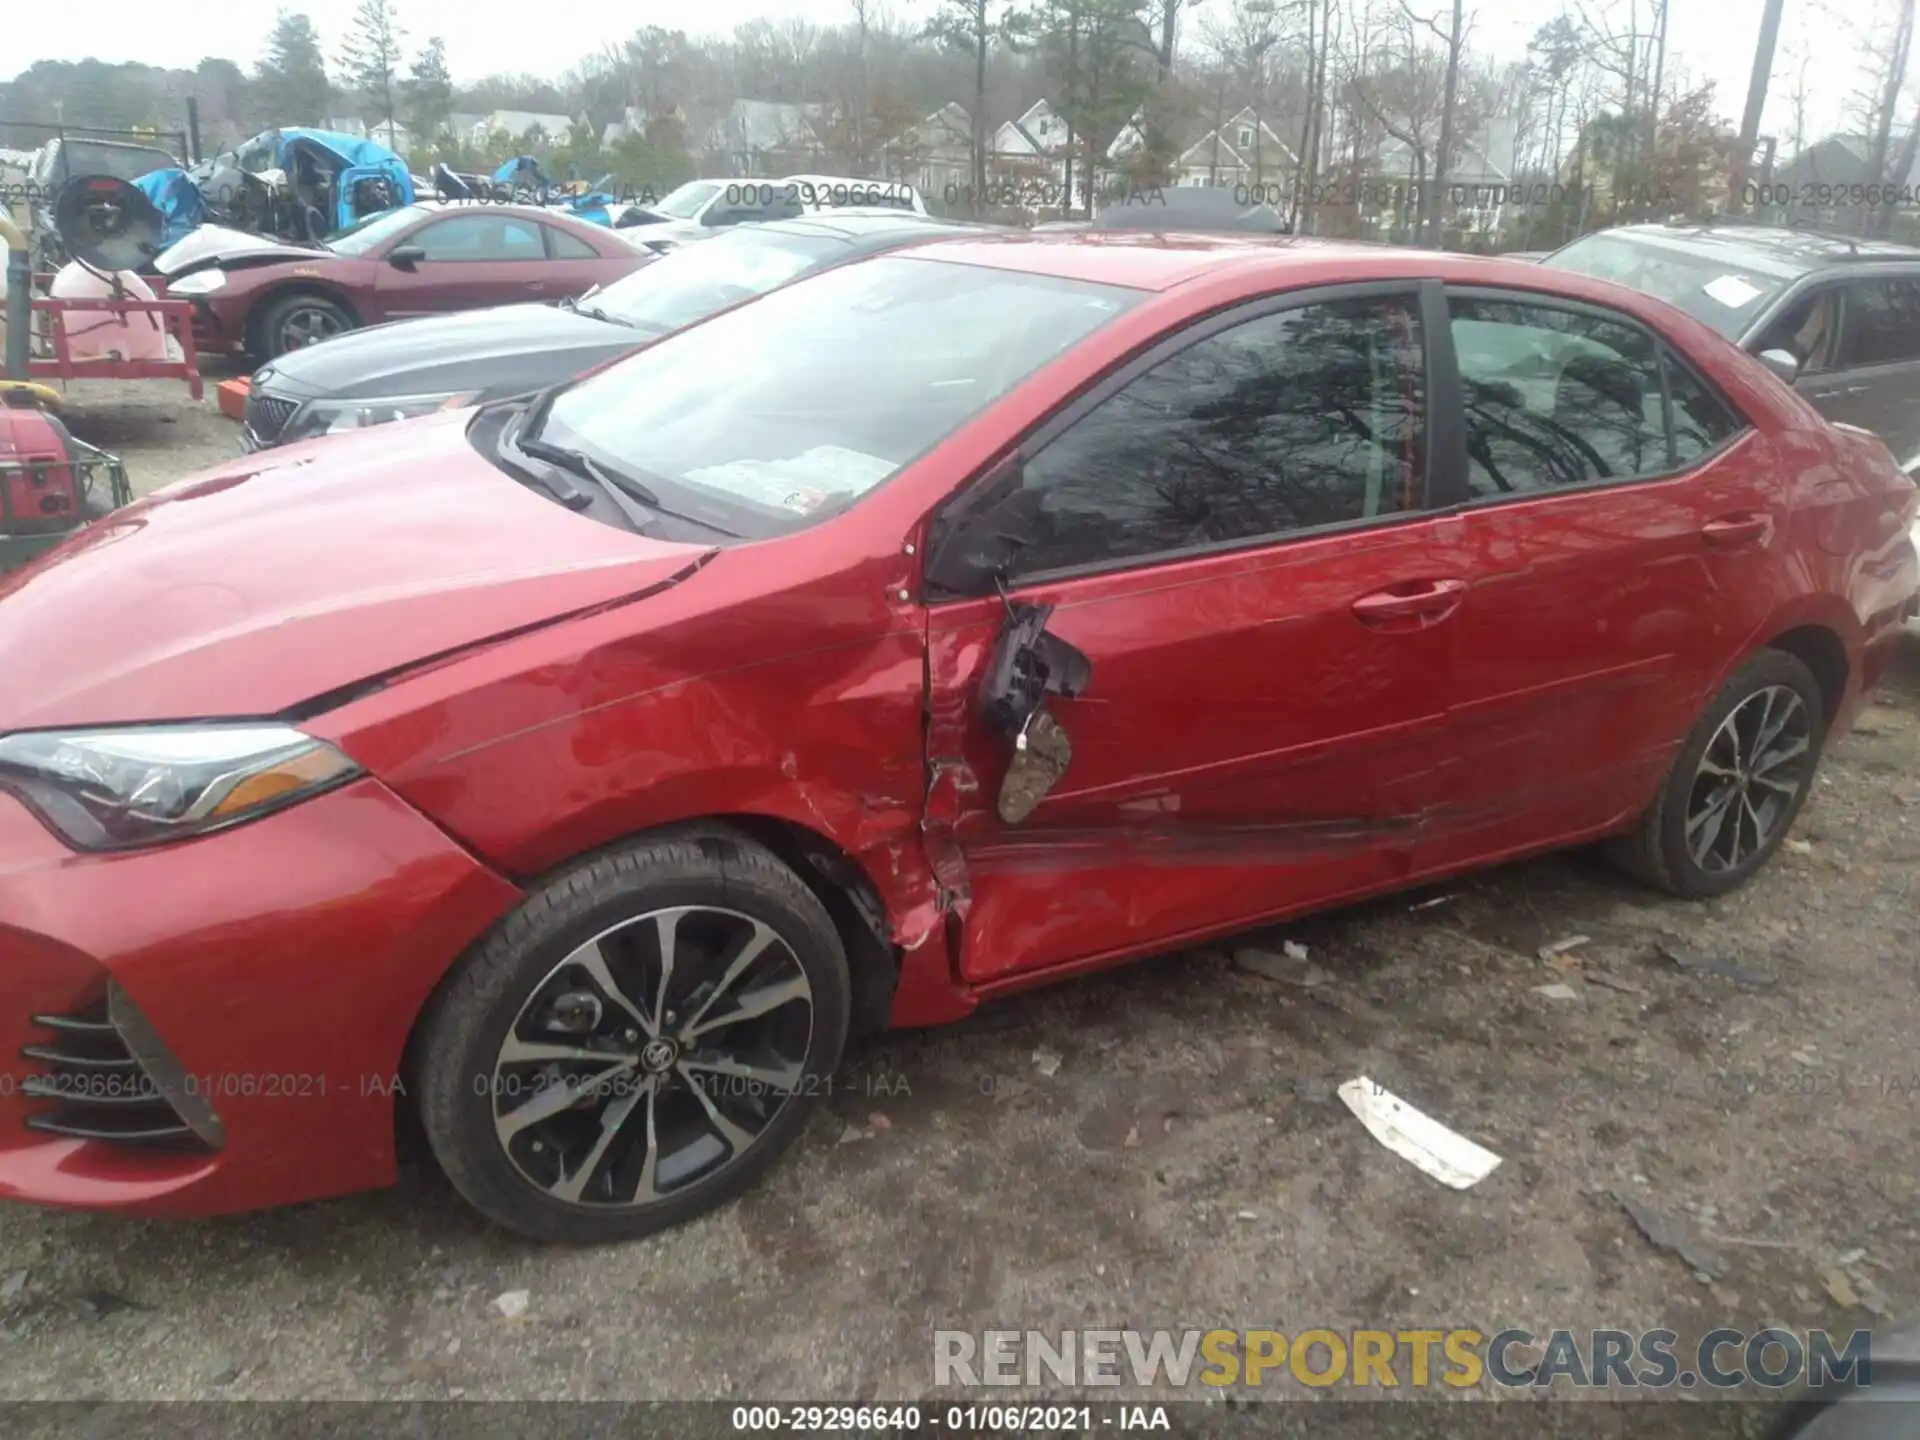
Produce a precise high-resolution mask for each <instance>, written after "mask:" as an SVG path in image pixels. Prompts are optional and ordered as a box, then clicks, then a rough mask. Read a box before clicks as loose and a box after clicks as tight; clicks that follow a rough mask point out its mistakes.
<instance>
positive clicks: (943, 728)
mask: <svg viewBox="0 0 1920 1440" xmlns="http://www.w3.org/2000/svg"><path fill="white" fill-rule="evenodd" d="M1439 523H1442V522H1434V521H1417V522H1414V523H1411V524H1406V525H1403V526H1400V527H1396V528H1393V529H1391V530H1387V531H1382V532H1380V533H1377V534H1371V535H1365V536H1340V537H1329V538H1327V539H1323V540H1310V541H1305V542H1301V543H1298V544H1295V545H1292V546H1285V547H1276V548H1275V549H1273V550H1270V551H1264V552H1258V553H1254V554H1241V555H1235V556H1230V557H1218V558H1214V559H1208V560H1201V561H1193V562H1188V563H1185V564H1181V565H1175V566H1168V567H1164V568H1162V567H1155V568H1151V569H1147V570H1142V571H1138V572H1133V573H1128V574H1119V575H1108V576H1101V577H1096V578H1089V579H1084V580H1078V581H1068V582H1063V583H1058V584H1054V585H1048V586H1043V587H1039V588H1035V589H1031V590H1024V591H1016V592H1014V594H1013V596H1012V598H1013V599H1014V600H1015V601H1016V602H1019V603H1037V604H1051V605H1053V606H1054V607H1055V609H1054V610H1053V612H1052V614H1051V616H1049V618H1048V624H1047V628H1048V631H1049V633H1051V634H1053V635H1057V636H1058V637H1060V638H1061V639H1062V640H1065V641H1066V642H1068V643H1069V644H1071V645H1072V646H1073V647H1074V648H1075V649H1076V650H1077V651H1079V652H1080V653H1082V654H1084V655H1085V656H1086V658H1087V661H1088V662H1089V675H1088V679H1087V682H1086V687H1085V689H1084V691H1083V692H1082V693H1081V694H1079V695H1078V696H1076V697H1072V698H1066V697H1062V696H1058V695H1052V696H1049V697H1048V698H1047V701H1046V713H1047V714H1048V715H1049V716H1051V717H1052V718H1053V720H1055V721H1057V723H1058V724H1059V726H1060V728H1061V729H1062V730H1063V731H1064V732H1065V733H1066V735H1067V736H1068V737H1069V739H1070V741H1071V745H1072V755H1071V759H1070V761H1069V762H1068V764H1067V767H1066V771H1065V773H1064V775H1063V776H1062V777H1061V778H1060V779H1059V781H1058V782H1057V783H1056V784H1055V785H1054V786H1053V788H1052V789H1051V790H1050V791H1049V792H1048V793H1047V794H1046V795H1045V797H1044V798H1043V799H1041V800H1040V802H1039V804H1038V806H1037V807H1035V808H1034V809H1033V811H1032V812H1031V814H1029V815H1028V816H1027V817H1026V818H1025V819H1023V820H1020V821H1017V822H1013V823H1009V822H1008V821H1007V820H1005V819H1003V818H1002V816H1001V814H1000V810H999V807H998V804H997V800H998V789H999V786H1000V784H1001V781H1002V777H1003V775H1004V773H1005V771H1006V769H1007V767H1008V764H1009V763H1010V761H1011V759H1012V756H1013V753H1014V751H1013V743H1012V742H1011V741H1010V740H1009V738H1008V737H1007V736H1006V735H1005V734H1004V733H1002V732H1001V731H1000V730H998V729H997V728H995V727H993V726H992V725H990V724H989V723H987V722H986V721H985V720H984V719H983V718H982V716H981V714H980V708H979V696H980V691H981V687H982V683H983V681H984V679H985V677H986V672H987V669H988V666H989V662H990V659H991V656H992V654H993V651H994V648H995V645H996V642H997V640H998V639H999V636H1000V633H1001V631H1002V629H1003V627H1004V626H1005V624H1006V619H1007V617H1006V613H1005V609H1004V607H1003V605H1002V604H1001V602H1000V601H999V600H998V599H989V600H985V601H978V602H975V601H968V602H962V603H957V604H954V605H950V606H945V607H939V608H936V610H935V611H934V613H933V617H932V625H931V633H930V636H929V653H930V661H931V690H932V716H931V723H930V727H929V742H930V749H931V757H930V758H931V771H932V774H933V791H932V794H931V796H930V808H929V817H928V838H929V841H930V843H931V844H932V846H933V847H934V857H935V860H936V864H937V865H938V866H939V867H940V868H941V870H942V872H943V873H942V878H943V882H944V883H945V884H946V886H947V888H948V889H949V890H950V891H951V892H952V893H954V894H955V895H956V896H958V897H960V904H959V906H958V907H957V908H958V909H959V911H960V913H962V915H963V922H962V926H963V930H962V947H961V970H962V973H963V975H964V977H965V978H966V979H967V980H968V981H969V982H971V983H974V984H988V983H992V982H994V981H997V980H1005V979H1008V978H1010V977H1012V976H1013V975H1015V974H1016V973H1020V972H1027V971H1034V970H1042V969H1047V968H1050V967H1053V966H1057V965H1063V964H1069V963H1072V962H1074V961H1081V960H1088V961H1091V960H1093V959H1095V958H1096V957H1101V956H1108V955H1120V954H1126V953H1134V952H1144V951H1152V950H1154V949H1159V948H1164V947H1165V946H1166V945H1168V944H1169V943H1171V942H1173V941H1175V940H1177V939H1178V938H1179V937H1181V936H1183V935H1187V934H1191V933H1193V932H1196V931H1201V930H1206V929H1212V928H1218V927H1224V926H1231V925H1233V924H1235V923H1238V922H1247V923H1252V922H1255V921H1257V920H1259V919H1261V918H1263V917H1266V916H1270V915H1275V914H1278V913H1281V912H1284V911H1288V910H1293V909H1297V908H1302V907H1306V906H1309V905H1314V904H1319V903H1323V902H1326V901H1331V900H1334V899H1337V898H1338V897H1340V896H1342V895H1346V894H1350V893H1353V892H1355V891H1359V890H1365V889H1369V888H1372V887H1375V886H1378V885H1381V884H1384V883H1390V882H1392V881H1394V880H1396V879H1398V878H1400V877H1402V876H1404V875H1405V874H1406V873H1407V871H1408V868H1409V866H1410V863H1411V853H1412V848H1413V846H1414V844H1415V841H1416V839H1417V838H1418V836H1419V835H1420V832H1421V827H1422V822H1423V817H1424V816H1425V815H1426V813H1427V812H1428V811H1429V809H1430V808H1431V807H1432V806H1434V805H1435V804H1436V802H1437V801H1438V800H1439V799H1440V798H1441V797H1440V795H1439V793H1438V790H1437V783H1438V782H1437V778H1436V777H1437V776H1438V774H1439V770H1440V767H1439V766H1437V764H1436V760H1437V758H1438V757H1437V756H1436V754H1435V748H1434V747H1435V745H1436V743H1437V741H1438V738H1439V736H1440V733H1441V730H1442V728H1443V725H1444V720H1445V714H1446V698H1447V689H1448V680H1449V671H1450V667H1451V664H1452V646H1453V638H1452V637H1453V628H1452V626H1451V625H1449V624H1447V623H1446V619H1445V617H1444V616H1441V617H1440V618H1439V620H1438V621H1437V623H1436V622H1435V621H1433V620H1432V619H1431V617H1429V618H1426V619H1422V618H1418V617H1411V618H1406V619H1402V620H1393V619H1388V620H1384V621H1377V622H1369V621H1368V620H1366V619H1363V618H1361V616H1358V615H1356V614H1355V611H1354V605H1355V602H1356V601H1362V600H1364V599H1365V598H1366V597H1368V596H1371V595H1378V594H1380V593H1382V592H1391V591H1393V590H1395V589H1396V588H1399V589H1402V590H1407V591H1418V590H1419V588H1420V586H1419V582H1421V581H1423V580H1424V579H1425V578H1427V577H1431V576H1434V575H1435V574H1436V573H1439V572H1441V571H1444V569H1445V568H1446V564H1445V557H1444V556H1443V554H1442V549H1443V547H1442V545H1441V543H1440V541H1439V538H1438V537H1437V535H1436V533H1435V527H1436V525H1437V524H1439ZM1409 582H1413V583H1409Z"/></svg>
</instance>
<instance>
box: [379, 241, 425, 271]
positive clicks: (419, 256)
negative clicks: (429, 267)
mask: <svg viewBox="0 0 1920 1440" xmlns="http://www.w3.org/2000/svg"><path fill="white" fill-rule="evenodd" d="M426 258H427V252H426V249H425V247H424V246H420V245H396V246H394V247H393V249H391V250H389V251H388V252H387V263H388V264H389V265H391V266H393V268H394V269H396V270H411V269H413V267H414V266H416V265H418V264H419V263H420V262H421V261H422V260H424V259H426Z"/></svg>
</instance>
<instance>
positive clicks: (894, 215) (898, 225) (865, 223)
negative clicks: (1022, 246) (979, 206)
mask: <svg viewBox="0 0 1920 1440" xmlns="http://www.w3.org/2000/svg"><path fill="white" fill-rule="evenodd" d="M741 228H742V231H743V233H750V232H751V231H757V230H771V231H773V232H774V233H776V234H782V235H786V234H792V235H833V236H836V237H838V238H840V239H843V240H863V239H866V238H868V237H870V236H871V237H883V236H884V237H888V238H891V237H893V236H895V235H898V234H901V233H903V232H907V233H911V234H914V235H926V236H939V235H954V236H960V235H970V234H982V235H990V234H1000V233H1004V232H1003V231H1002V229H1001V228H1000V227H997V226H992V225H977V224H971V223H969V222H967V221H964V220H942V219H939V218H938V217H936V216H932V215H922V214H920V213H919V212H917V211H913V210H895V209H889V208H886V207H881V208H879V209H872V210H869V209H853V208H851V207H848V208H845V209H839V208H835V209H827V210H820V211H809V212H808V213H807V214H805V215H796V216H794V217H792V218H791V219H788V220H761V221H757V222H755V223H754V224H753V225H752V226H750V227H741Z"/></svg>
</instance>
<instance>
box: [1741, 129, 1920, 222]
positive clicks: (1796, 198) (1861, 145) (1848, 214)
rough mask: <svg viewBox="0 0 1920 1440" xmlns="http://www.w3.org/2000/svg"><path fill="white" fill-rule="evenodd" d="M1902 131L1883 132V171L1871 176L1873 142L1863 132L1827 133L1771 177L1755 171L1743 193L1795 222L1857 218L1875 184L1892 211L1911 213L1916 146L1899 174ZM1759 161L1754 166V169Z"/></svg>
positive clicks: (1918, 156) (1917, 194)
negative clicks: (1885, 146)
mask: <svg viewBox="0 0 1920 1440" xmlns="http://www.w3.org/2000/svg"><path fill="white" fill-rule="evenodd" d="M1906 141H1907V136H1906V135H1905V134H1904V133H1903V132H1901V131H1898V130H1895V131H1894V132H1892V133H1891V134H1890V135H1888V136H1887V161H1886V164H1885V166H1884V167H1883V171H1884V173H1882V174H1879V175H1875V174H1873V173H1872V167H1873V141H1872V139H1871V138H1870V137H1868V136H1865V135H1829V136H1827V138H1826V139H1824V140H1820V141H1817V142H1816V143H1814V144H1812V145H1809V146H1807V148H1806V149H1804V150H1802V151H1801V152H1800V153H1799V154H1798V155H1795V156H1794V157H1793V158H1792V159H1791V160H1789V161H1787V162H1786V164H1784V165H1777V166H1775V167H1774V171H1773V174H1772V176H1771V178H1769V177H1767V176H1765V175H1763V174H1759V173H1755V174H1754V175H1752V176H1751V177H1750V180H1749V183H1750V184H1752V185H1753V187H1754V188H1753V189H1751V190H1749V191H1748V192H1747V194H1746V196H1745V201H1746V204H1747V205H1748V207H1749V208H1753V209H1758V210H1760V211H1762V212H1771V213H1773V214H1776V215H1780V216H1782V217H1783V218H1785V219H1787V220H1789V221H1793V222H1797V223H1799V224H1810V223H1843V222H1845V221H1851V220H1854V219H1857V218H1858V217H1859V216H1861V215H1862V214H1863V212H1864V211H1865V210H1866V209H1869V208H1870V207H1869V206H1868V200H1869V197H1871V196H1872V195H1873V193H1874V187H1876V186H1877V187H1879V190H1880V192H1881V193H1880V197H1879V198H1880V200H1881V203H1882V205H1884V206H1886V207H1888V208H1890V209H1892V211H1893V212H1894V214H1895V215H1896V216H1898V215H1902V214H1909V215H1910V214H1911V213H1912V210H1913V205H1914V201H1915V200H1916V199H1917V198H1920V149H1916V151H1915V158H1914V163H1913V164H1911V165H1909V166H1907V169H1906V174H1904V175H1902V174H1899V173H1898V171H1899V168H1900V158H1901V155H1902V153H1903V151H1904V148H1905V145H1906ZM1758 169H1759V167H1758V165H1756V166H1755V170H1756V172H1757V171H1758Z"/></svg>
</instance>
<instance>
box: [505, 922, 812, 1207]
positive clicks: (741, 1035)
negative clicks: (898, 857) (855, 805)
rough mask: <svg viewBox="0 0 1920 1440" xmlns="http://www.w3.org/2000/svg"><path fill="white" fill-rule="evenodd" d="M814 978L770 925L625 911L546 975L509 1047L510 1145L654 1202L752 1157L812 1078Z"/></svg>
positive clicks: (575, 1180)
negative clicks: (808, 1066)
mask: <svg viewBox="0 0 1920 1440" xmlns="http://www.w3.org/2000/svg"><path fill="white" fill-rule="evenodd" d="M812 1039H813V987H812V985H811V984H810V983H809V982H808V980H807V975H806V971H805V970H803V969H802V968H801V966H800V962H799V961H798V960H797V959H796V958H795V957H794V954H793V951H792V949H791V948H790V947H789V946H788V945H787V943H786V941H784V940H782V939H781V938H780V936H779V935H777V934H776V933H775V932H774V931H773V929H772V928H771V927H770V926H768V925H766V924H765V923H763V922H761V921H759V920H755V919H753V918H752V917H750V916H747V915H742V914H740V913H738V912H737V911H733V910H722V909H712V908H708V907H704V906H676V907H674V908H672V909H665V910H655V911H651V912H649V913H647V914H643V915H637V916H635V917H633V918H632V919H628V920H623V921H621V922H620V923H619V924H617V925H615V926H614V927H613V928H612V929H610V930H608V931H606V932H605V933H604V934H601V935H597V936H595V937H594V938H593V939H591V940H589V941H587V942H586V943H585V944H584V945H582V946H580V947H579V949H577V950H575V951H573V952H572V953H571V954H570V955H568V956H567V957H566V958H565V959H564V960H562V961H561V962H560V963H559V964H558V965H556V966H554V967H553V969H552V970H551V971H550V972H549V973H548V974H547V975H546V977H545V978H544V979H543V980H542V981H541V982H540V984H538V985H537V986H535V987H534V990H533V993H532V994H531V995H529V996H528V997H527V1001H526V1003H525V1004H524V1005H523V1006H521V1008H520V1013H519V1014H518V1015H517V1016H515V1017H514V1021H513V1024H512V1025H511V1026H510V1027H509V1028H508V1031H507V1037H506V1039H505V1040H504V1041H503V1042H502V1043H501V1046H500V1049H499V1052H498V1054H497V1055H496V1056H495V1059H494V1066H493V1078H492V1084H491V1086H490V1087H489V1089H490V1092H491V1099H492V1101H493V1111H494V1119H493V1123H494V1132H495V1134H496V1135H498V1137H499V1140H500V1148H501V1149H502V1150H504V1151H505V1152H506V1154H507V1157H508V1159H510V1160H511V1161H512V1162H513V1165H514V1168H515V1169H516V1170H518V1171H519V1172H520V1175H521V1177H522V1178H523V1179H525V1180H526V1181H527V1182H528V1183H529V1184H533V1185H537V1186H539V1187H540V1188H541V1189H542V1190H545V1191H546V1192H547V1193H548V1194H549V1195H551V1196H553V1197H554V1198H555V1199H558V1200H562V1201H566V1202H567V1203H569V1204H576V1205H593V1206H611V1207H616V1208H620V1207H627V1208H630V1207H633V1206H638V1205H646V1204H650V1203H652V1202H654V1201H657V1200H661V1199H664V1198H666V1197H667V1196H670V1195H673V1194H676V1193H678V1192H680V1191H683V1190H685V1189H686V1188H687V1187H688V1186H690V1185H694V1184H697V1183H699V1182H700V1181H702V1180H707V1179H711V1178H713V1177H715V1176H717V1175H718V1174H719V1173H720V1172H721V1171H723V1170H725V1169H726V1168H727V1167H728V1166H730V1165H733V1164H735V1163H737V1162H738V1161H740V1160H742V1159H744V1158H745V1157H746V1156H747V1155H748V1154H749V1153H750V1152H751V1151H752V1149H753V1147H754V1145H755V1144H757V1143H758V1142H759V1140H760V1137H761V1136H762V1135H764V1134H766V1133H767V1130H768V1128H769V1127H770V1126H771V1125H772V1123H773V1121H774V1120H775V1119H776V1118H777V1117H778V1115H779V1113H780V1110H781V1108H782V1107H783V1106H784V1105H785V1104H786V1103H787V1101H788V1100H789V1099H791V1098H792V1096H793V1094H794V1092H795V1090H796V1089H797V1088H798V1086H799V1085H800V1077H801V1074H802V1071H803V1069H804V1066H805V1063H806V1057H807V1051H808V1048H809V1046H810V1044H811V1042H812Z"/></svg>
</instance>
